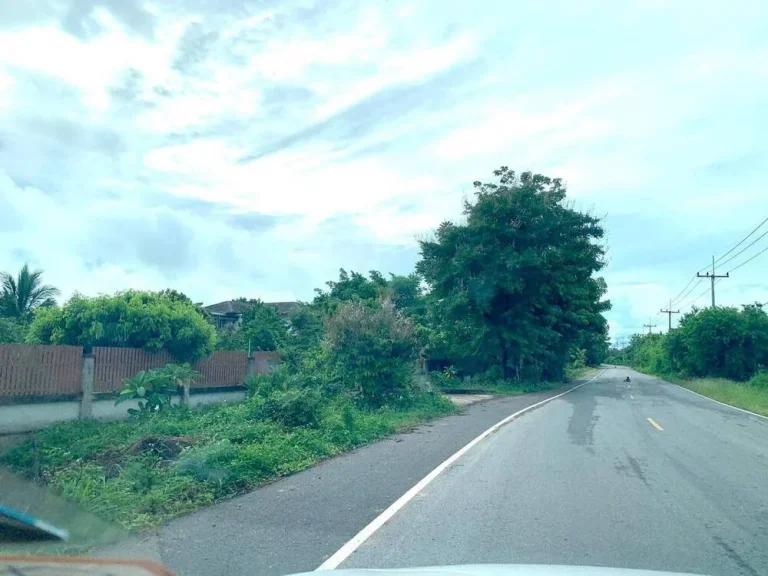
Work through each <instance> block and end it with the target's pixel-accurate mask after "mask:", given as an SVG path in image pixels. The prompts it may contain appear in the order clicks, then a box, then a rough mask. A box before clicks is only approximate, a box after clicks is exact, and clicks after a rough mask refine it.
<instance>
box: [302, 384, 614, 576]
mask: <svg viewBox="0 0 768 576" xmlns="http://www.w3.org/2000/svg"><path fill="white" fill-rule="evenodd" d="M604 371H605V370H601V371H600V372H598V373H597V374H595V375H594V376H593V377H592V378H590V379H589V380H587V381H586V382H583V383H581V384H579V385H578V386H574V387H573V388H569V389H568V390H566V391H565V392H561V393H560V394H557V395H556V396H551V397H549V398H545V399H544V400H542V401H541V402H536V404H531V405H530V406H527V407H525V408H523V409H522V410H518V411H517V412H515V413H514V414H510V415H509V416H507V417H506V418H504V419H503V420H501V421H499V422H497V423H496V424H494V425H493V426H491V427H490V428H488V430H486V431H485V432H483V433H482V434H480V435H479V436H478V437H477V438H475V439H474V440H471V441H470V442H469V443H468V444H467V445H466V446H464V447H463V448H461V449H460V450H459V451H458V452H456V453H455V454H453V455H452V456H449V457H448V458H447V459H446V460H444V461H443V462H442V463H441V464H439V465H438V466H437V468H435V469H434V470H432V472H430V473H429V474H427V475H426V476H424V478H422V479H421V480H419V481H418V482H417V483H416V484H415V485H414V486H413V487H412V488H411V489H410V490H408V492H406V493H405V494H403V495H402V496H400V498H398V499H397V500H395V502H394V503H393V504H391V505H390V507H389V508H387V509H386V510H384V512H382V513H381V514H379V515H378V516H377V517H376V518H374V519H373V521H372V522H371V523H370V524H368V525H367V526H366V527H365V528H363V529H362V530H360V532H358V533H357V534H355V536H354V537H353V538H352V540H350V541H349V542H347V543H346V544H344V546H342V547H341V548H339V549H338V550H337V551H336V552H335V553H334V554H333V555H332V556H331V557H330V558H328V559H327V560H326V561H325V562H323V563H322V564H320V566H318V567H317V568H316V570H333V569H335V568H337V567H338V566H339V565H340V564H341V563H342V562H344V560H346V559H347V558H349V556H350V555H351V554H352V553H353V552H354V551H355V550H357V549H358V548H359V547H360V546H361V545H362V544H363V543H364V542H365V541H366V540H368V538H370V537H371V536H373V534H374V533H375V532H376V531H377V530H378V529H379V528H381V527H382V526H384V524H386V523H387V522H388V521H389V520H390V519H391V518H392V517H393V516H394V515H395V514H397V512H398V511H399V510H400V509H401V508H403V507H404V506H405V505H406V504H408V502H409V501H410V500H412V499H413V497H414V496H416V495H417V494H418V493H419V492H421V491H422V490H423V489H424V488H426V486H427V485H428V484H429V483H430V482H432V480H434V479H435V478H437V476H438V475H439V474H440V473H441V472H443V471H444V470H445V469H446V468H448V467H449V466H450V465H451V464H453V463H454V462H456V460H458V459H459V458H461V457H462V456H463V455H464V454H466V453H467V452H469V451H470V450H471V449H472V448H474V446H475V445H476V444H478V443H479V442H480V441H482V440H483V439H484V438H486V437H487V436H489V435H490V434H493V433H494V432H496V430H498V429H499V428H501V427H502V426H504V425H505V424H507V423H509V422H511V421H512V420H514V419H515V418H517V417H518V416H520V415H521V414H524V413H525V412H528V411H530V410H533V409H534V408H538V407H539V406H541V405H542V404H546V403H547V402H551V401H552V400H555V399H557V398H560V397H561V396H565V395H566V394H569V393H571V392H573V391H574V390H576V389H578V388H581V387H582V386H586V385H587V384H589V383H590V382H592V381H593V380H595V379H596V378H597V377H598V376H601V375H602V374H603V373H604Z"/></svg>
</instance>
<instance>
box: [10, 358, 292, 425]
mask: <svg viewBox="0 0 768 576" xmlns="http://www.w3.org/2000/svg"><path fill="white" fill-rule="evenodd" d="M278 360H279V356H278V354H277V353H276V352H253V353H252V355H251V356H250V357H249V356H248V354H247V353H246V352H245V351H233V352H230V351H220V352H215V353H214V354H213V355H211V356H210V357H208V358H206V359H204V360H201V361H199V362H196V363H194V364H193V365H192V367H193V368H194V369H195V370H196V371H198V372H200V374H201V375H202V376H201V377H200V378H198V379H196V380H195V381H194V382H193V383H192V384H191V386H190V388H191V392H192V393H193V394H194V393H195V392H199V393H202V392H211V391H213V392H216V391H219V392H220V391H223V390H228V389H232V388H235V387H241V386H242V385H243V382H244V381H245V379H246V378H247V377H248V375H251V374H266V373H267V372H269V370H270V369H271V367H272V366H273V365H274V364H276V363H277V362H278ZM175 362H176V361H175V360H174V359H173V357H171V356H170V355H169V354H168V353H167V352H165V351H161V352H154V353H153V352H146V351H144V350H141V349H138V348H104V347H95V348H93V350H92V352H91V354H84V353H83V347H82V346H44V345H35V344H0V405H2V404H6V405H8V404H13V405H20V404H29V403H45V402H48V403H50V402H57V401H58V402H65V401H69V402H70V403H71V402H72V401H73V400H76V401H77V402H78V403H79V410H78V414H79V417H81V418H84V417H90V416H91V415H92V410H93V402H94V400H99V399H103V398H110V397H113V396H114V395H115V394H116V393H117V392H118V391H119V390H120V389H121V388H122V386H123V380H124V379H125V378H130V377H132V376H135V375H136V373H138V372H140V371H141V370H150V369H152V368H161V367H163V366H165V365H166V364H170V363H175ZM0 424H2V423H0ZM0 428H2V426H0ZM0 432H2V430H0Z"/></svg>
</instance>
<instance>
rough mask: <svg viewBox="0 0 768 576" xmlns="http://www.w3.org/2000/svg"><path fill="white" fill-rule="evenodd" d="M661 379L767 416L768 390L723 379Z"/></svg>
mask: <svg viewBox="0 0 768 576" xmlns="http://www.w3.org/2000/svg"><path fill="white" fill-rule="evenodd" d="M663 378H664V380H667V381H669V382H673V383H674V384H679V385H680V386H682V387H683V388H688V390H692V391H694V392H697V393H699V394H701V395H702V396H706V397H708V398H712V399H713V400H717V401H718V402H722V403H724V404H730V405H731V406H735V407H737V408H743V409H744V410H749V411H750V412H755V413H756V414H762V415H763V416H768V389H765V388H757V387H755V386H751V385H749V384H747V383H744V382H735V381H734V380H726V379H725V378H693V379H690V380H688V379H684V378H680V377H677V376H663Z"/></svg>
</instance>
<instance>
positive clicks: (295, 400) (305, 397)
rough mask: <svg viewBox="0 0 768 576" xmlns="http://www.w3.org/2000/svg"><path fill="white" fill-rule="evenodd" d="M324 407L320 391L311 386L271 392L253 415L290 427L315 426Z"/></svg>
mask: <svg viewBox="0 0 768 576" xmlns="http://www.w3.org/2000/svg"><path fill="white" fill-rule="evenodd" d="M322 408H323V398H322V396H321V395H320V392H318V391H317V390H313V389H310V388H304V389H298V390H296V389H294V390H287V391H285V392H282V391H278V392H273V393H272V394H270V395H269V396H268V397H267V398H266V400H265V401H264V402H263V403H262V404H261V405H260V406H259V407H258V408H257V409H256V410H255V411H254V413H253V417H257V418H267V419H270V420H273V421H274V422H279V423H280V424H282V425H283V426H287V427H289V428H302V427H307V428H314V427H316V426H317V425H318V423H319V422H320V418H321V412H322Z"/></svg>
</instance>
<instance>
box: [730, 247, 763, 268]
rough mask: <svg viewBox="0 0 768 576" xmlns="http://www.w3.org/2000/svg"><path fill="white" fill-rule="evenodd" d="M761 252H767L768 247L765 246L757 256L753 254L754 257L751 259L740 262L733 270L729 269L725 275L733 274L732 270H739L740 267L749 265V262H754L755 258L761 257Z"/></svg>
mask: <svg viewBox="0 0 768 576" xmlns="http://www.w3.org/2000/svg"><path fill="white" fill-rule="evenodd" d="M763 252H768V246H766V247H765V248H763V249H762V250H760V252H758V253H757V254H755V255H754V256H752V257H751V258H749V259H747V260H744V262H742V263H741V264H739V265H738V266H736V267H735V268H731V269H730V270H728V272H727V274H730V273H731V272H733V271H734V270H738V269H739V268H741V267H742V266H744V265H745V264H749V263H750V262H752V260H754V259H755V258H757V257H758V256H760V255H761V254H762V253H763Z"/></svg>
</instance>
